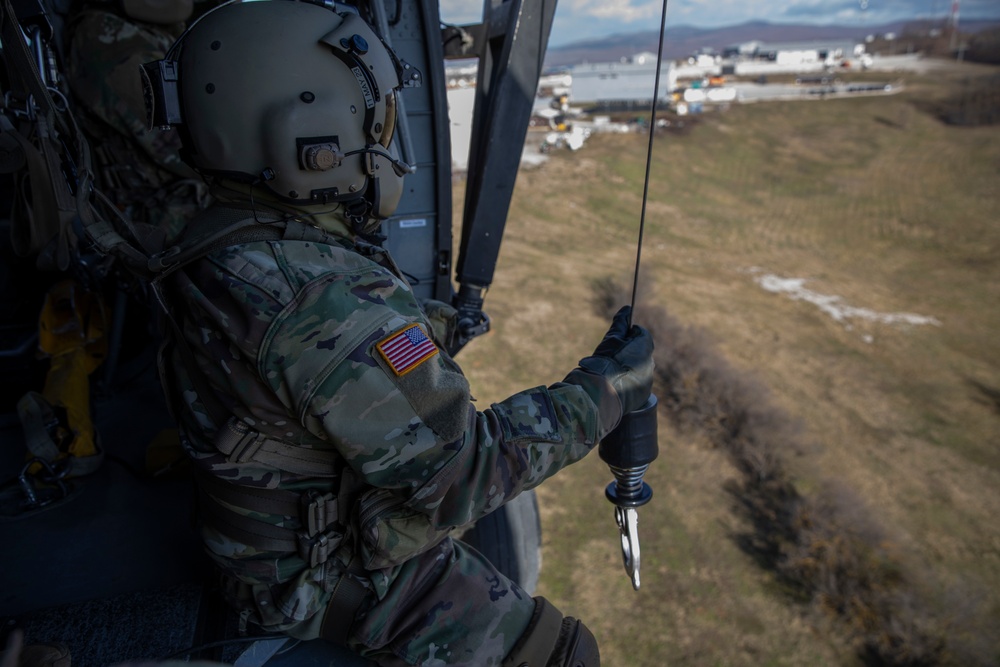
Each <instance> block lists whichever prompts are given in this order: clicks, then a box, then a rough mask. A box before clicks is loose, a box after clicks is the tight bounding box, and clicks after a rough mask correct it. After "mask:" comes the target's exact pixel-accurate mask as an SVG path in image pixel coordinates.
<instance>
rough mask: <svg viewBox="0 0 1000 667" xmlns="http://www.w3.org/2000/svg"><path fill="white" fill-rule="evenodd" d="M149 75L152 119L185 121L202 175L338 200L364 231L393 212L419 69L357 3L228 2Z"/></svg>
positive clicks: (187, 154)
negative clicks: (400, 110)
mask: <svg viewBox="0 0 1000 667" xmlns="http://www.w3.org/2000/svg"><path fill="white" fill-rule="evenodd" d="M178 48H179V51H180V54H179V58H177V59H176V60H175V59H174V58H172V56H173V55H174V54H175V53H176V51H177V50H178ZM143 77H144V84H145V89H146V91H147V93H146V103H147V110H148V112H149V115H148V119H149V121H150V124H151V125H160V126H171V125H175V124H176V125H178V127H179V129H180V131H181V135H182V137H183V143H184V151H183V153H182V155H183V156H184V158H185V160H186V161H187V162H188V163H189V164H191V166H193V167H194V168H195V169H197V170H198V171H199V172H200V173H202V174H204V175H206V176H209V177H213V176H214V177H225V178H230V179H233V180H236V181H240V182H244V183H250V184H252V185H253V187H255V188H257V187H259V188H264V189H266V190H267V191H268V192H269V193H270V194H271V195H272V196H273V197H275V198H277V199H278V200H280V201H282V202H284V203H287V204H291V205H298V206H313V205H332V204H336V205H342V206H343V208H344V211H345V213H346V214H347V215H348V217H349V219H350V220H351V221H352V222H353V223H355V225H356V226H361V227H365V226H367V227H369V230H368V231H370V228H371V227H372V226H373V225H374V226H375V227H377V225H378V221H379V220H381V219H384V218H386V217H388V216H390V215H391V214H392V213H393V211H395V209H396V205H397V204H398V202H399V198H400V196H401V194H402V177H403V174H405V173H407V172H409V171H410V170H411V168H410V167H409V165H406V164H404V163H403V162H401V161H400V160H399V159H398V157H397V155H396V153H395V149H394V148H393V145H392V136H393V132H394V130H395V125H396V94H397V91H398V90H399V89H400V88H401V87H402V86H403V85H404V83H405V84H408V85H414V84H417V83H419V78H420V75H419V73H418V72H417V71H416V70H415V69H413V68H412V67H410V66H409V65H407V64H406V63H403V62H402V61H401V60H399V59H398V58H397V57H396V55H395V54H394V53H393V52H392V51H391V50H390V49H389V48H388V46H386V45H385V43H384V42H383V41H382V39H381V38H380V37H379V36H378V35H377V34H376V33H375V32H374V30H372V28H371V27H370V26H369V25H368V24H367V23H366V22H365V20H364V19H362V18H361V16H360V15H359V14H358V13H357V11H356V10H354V9H353V8H348V7H346V6H340V5H332V8H331V6H324V5H318V4H311V3H308V2H299V1H296V0H266V1H262V2H239V3H234V4H227V5H223V6H221V7H219V8H217V9H216V10H214V11H212V12H209V13H208V14H206V15H205V16H204V17H203V18H202V19H201V20H199V21H198V22H196V23H195V24H193V25H192V27H191V28H190V29H189V30H188V32H187V33H186V34H185V35H183V36H182V37H181V39H180V40H178V43H177V44H175V45H174V47H173V48H171V51H170V53H168V54H167V57H166V58H165V59H164V60H161V61H156V62H154V63H147V64H146V65H144V66H143Z"/></svg>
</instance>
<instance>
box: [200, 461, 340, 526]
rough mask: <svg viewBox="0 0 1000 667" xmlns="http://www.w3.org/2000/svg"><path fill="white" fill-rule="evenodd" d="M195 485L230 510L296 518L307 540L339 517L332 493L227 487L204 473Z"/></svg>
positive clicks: (336, 503)
mask: <svg viewBox="0 0 1000 667" xmlns="http://www.w3.org/2000/svg"><path fill="white" fill-rule="evenodd" d="M198 484H199V486H200V487H201V488H202V489H203V490H205V491H207V492H208V493H210V494H212V496H214V497H215V498H218V499H219V500H221V501H223V502H225V503H228V504H230V505H233V506H234V507H242V508H244V509H247V510H251V511H254V512H260V513H262V514H276V515H278V516H286V517H298V519H299V521H300V522H301V524H302V529H303V530H304V531H305V533H306V534H307V535H308V536H309V537H313V536H315V535H316V534H317V533H321V532H323V531H325V530H326V529H327V528H329V527H330V526H331V525H332V524H334V523H336V522H337V520H338V519H339V518H340V512H339V508H338V501H337V496H336V495H335V494H333V493H319V492H318V491H307V492H305V493H295V492H293V491H285V490H282V489H259V488H254V487H252V486H242V485H237V484H230V483H229V482H225V481H223V480H221V479H219V478H217V477H214V476H212V475H208V474H199V475H198Z"/></svg>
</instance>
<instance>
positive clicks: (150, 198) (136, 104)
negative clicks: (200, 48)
mask: <svg viewBox="0 0 1000 667" xmlns="http://www.w3.org/2000/svg"><path fill="white" fill-rule="evenodd" d="M192 9H193V0H122V1H121V2H117V1H116V2H110V1H107V0H91V1H90V2H87V3H86V4H84V5H83V7H82V8H81V9H80V10H79V11H78V12H77V13H75V14H74V15H73V16H72V18H71V19H70V21H69V23H68V26H67V31H68V34H69V44H68V52H67V83H68V84H69V87H70V90H71V91H72V93H73V95H74V97H75V98H76V100H77V101H78V102H79V104H80V107H81V108H82V109H83V110H84V112H85V113H83V114H81V116H82V119H81V120H82V122H83V124H84V128H85V130H86V132H87V135H88V136H89V137H90V138H91V146H92V150H93V151H94V153H95V154H96V155H95V157H96V163H97V165H98V177H99V179H100V181H99V186H100V187H101V188H102V189H103V190H104V191H105V194H107V195H108V196H109V197H110V198H111V200H112V201H113V202H114V203H115V204H116V205H117V206H119V207H120V208H122V209H123V210H126V211H127V212H128V213H129V215H130V216H131V217H132V218H133V219H134V220H138V221H141V222H145V223H149V224H151V225H153V226H154V227H157V228H159V229H160V230H162V231H163V233H164V236H165V240H166V242H167V243H170V242H172V241H173V240H175V239H176V237H177V235H178V234H179V233H180V232H181V230H182V229H183V227H184V223H185V221H186V219H187V218H189V217H190V216H191V215H193V214H194V213H195V212H197V211H198V210H199V209H200V208H204V206H205V204H207V192H206V190H205V186H204V183H203V181H202V180H201V179H200V178H199V177H198V175H197V174H196V173H195V172H194V170H192V169H191V167H189V166H188V165H186V164H185V163H184V162H183V161H182V160H181V158H180V155H178V151H179V149H180V145H181V144H180V138H179V137H178V136H177V133H176V132H149V131H148V130H147V123H146V109H145V105H144V104H143V99H142V86H141V83H140V79H139V76H138V70H139V66H140V65H141V64H142V63H144V62H148V61H150V60H156V59H158V58H162V57H163V54H164V53H166V51H167V49H168V48H169V47H170V45H171V44H172V43H173V42H174V41H175V40H176V39H177V37H178V36H179V35H180V34H181V32H182V31H183V29H184V22H185V21H186V20H188V18H189V17H190V16H191V13H192Z"/></svg>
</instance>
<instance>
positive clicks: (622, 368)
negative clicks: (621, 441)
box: [564, 306, 653, 438]
mask: <svg viewBox="0 0 1000 667" xmlns="http://www.w3.org/2000/svg"><path fill="white" fill-rule="evenodd" d="M631 313H632V309H631V307H630V306H623V307H622V308H621V309H620V310H619V311H618V312H617V313H616V314H615V317H614V320H612V322H611V328H610V329H608V333H607V334H605V336H604V340H602V341H601V343H600V344H599V345H598V346H597V349H596V350H594V353H593V354H592V355H591V356H589V357H585V358H583V359H581V360H580V366H579V367H578V368H576V369H575V370H573V371H572V372H571V373H570V374H569V375H567V376H566V379H565V380H564V382H568V383H570V384H576V385H579V386H581V387H583V389H584V391H586V392H587V394H588V395H590V397H591V399H593V401H594V403H595V404H596V405H597V408H598V412H599V419H600V428H599V436H598V437H599V438H603V437H604V436H605V435H607V434H608V433H609V432H610V431H612V430H613V429H614V428H615V427H616V426H617V425H618V423H619V422H620V421H621V419H622V415H624V414H625V413H628V412H632V411H633V410H637V409H639V408H641V407H642V406H643V404H645V403H646V400H647V399H649V394H650V392H652V390H653V337H652V336H651V335H650V334H649V332H648V331H646V330H645V329H643V328H642V327H640V326H637V325H632V327H631V328H629V327H628V321H629V319H630V316H631Z"/></svg>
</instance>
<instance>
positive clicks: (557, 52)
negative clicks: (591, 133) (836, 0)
mask: <svg viewBox="0 0 1000 667" xmlns="http://www.w3.org/2000/svg"><path fill="white" fill-rule="evenodd" d="M909 23H913V22H912V21H897V22H894V23H886V24H882V25H877V26H842V25H840V26H838V25H826V26H820V25H790V24H785V23H768V22H767V21H751V22H749V23H741V24H740V25H734V26H727V27H724V28H696V27H694V26H689V25H681V26H675V27H672V28H667V30H666V35H665V36H664V41H663V54H664V57H665V58H667V59H670V60H674V59H677V58H685V57H687V56H689V55H691V54H694V53H697V52H698V51H699V50H701V49H703V48H712V49H716V50H722V49H723V48H725V47H727V46H730V45H733V44H740V43H742V42H749V41H753V40H759V41H761V42H798V41H806V40H819V39H859V40H861V39H864V38H865V36H867V35H871V34H884V33H887V32H895V33H897V34H898V33H900V32H901V31H902V29H903V26H905V25H907V24H909ZM997 25H1000V22H998V21H962V23H961V25H960V28H961V30H962V32H966V33H971V32H979V31H980V30H984V29H986V28H990V27H994V26H997ZM658 36H659V31H658V30H650V31H642V32H634V33H628V34H616V35H610V36H608V37H603V38H601V39H591V40H584V41H579V42H573V43H571V44H564V45H562V46H556V47H550V48H549V49H548V52H547V53H546V54H545V67H546V68H547V69H554V68H559V67H567V66H570V65H578V64H580V63H585V62H591V63H601V62H614V61H616V60H620V59H622V58H627V57H629V56H632V55H635V54H636V53H642V52H643V51H651V52H653V53H656V39H657V37H658Z"/></svg>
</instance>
